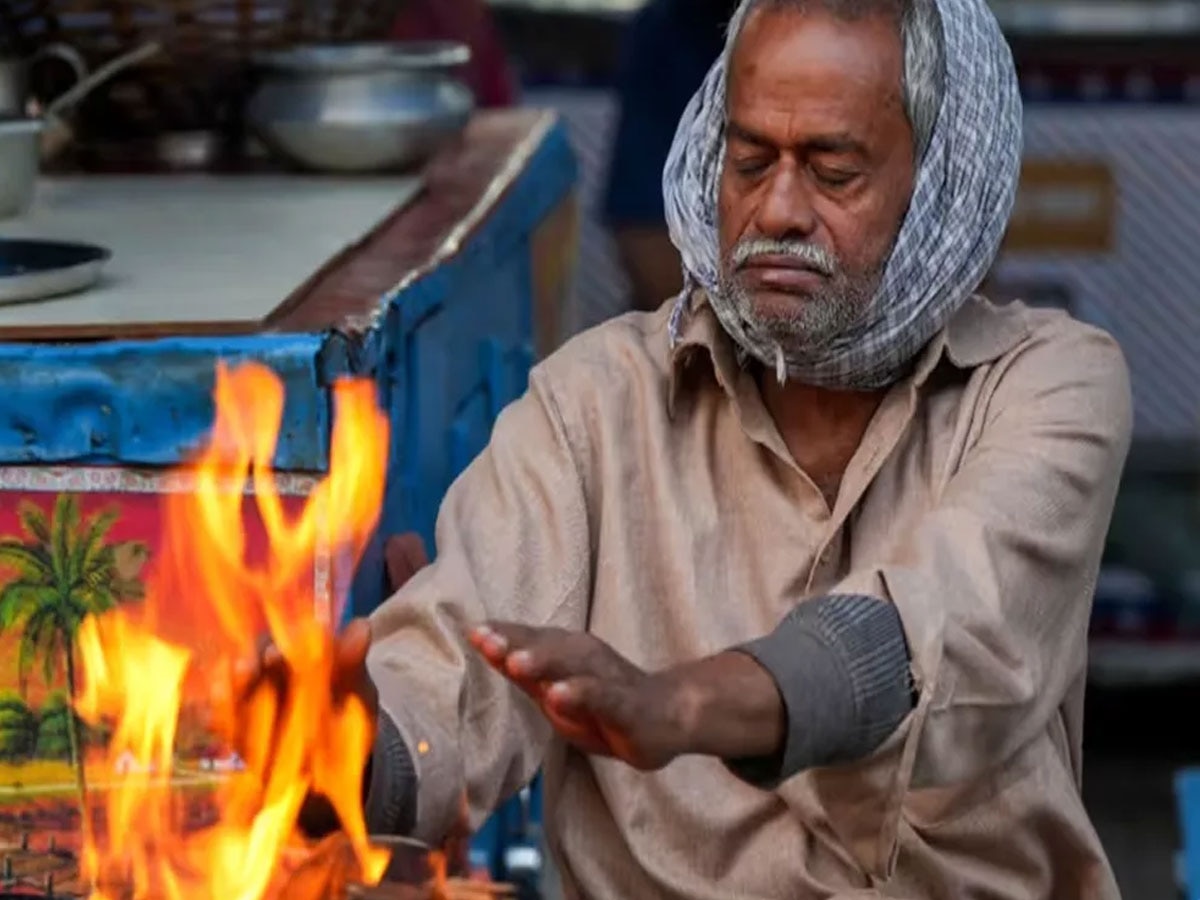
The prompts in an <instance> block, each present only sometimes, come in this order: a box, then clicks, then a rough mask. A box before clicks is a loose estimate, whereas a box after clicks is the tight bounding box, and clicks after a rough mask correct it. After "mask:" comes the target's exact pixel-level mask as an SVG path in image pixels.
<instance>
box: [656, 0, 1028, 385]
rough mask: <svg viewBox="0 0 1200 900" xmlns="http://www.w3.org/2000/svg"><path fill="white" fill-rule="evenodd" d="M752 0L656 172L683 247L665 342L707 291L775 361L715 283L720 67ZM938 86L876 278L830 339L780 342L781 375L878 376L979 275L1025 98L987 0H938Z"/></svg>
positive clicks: (997, 232) (923, 339)
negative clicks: (853, 317) (932, 119)
mask: <svg viewBox="0 0 1200 900" xmlns="http://www.w3.org/2000/svg"><path fill="white" fill-rule="evenodd" d="M754 4H755V0H742V3H741V5H740V6H739V7H738V10H737V13H736V14H735V15H734V17H733V21H732V23H731V25H730V29H729V33H730V40H729V41H728V42H727V44H726V48H725V52H724V54H723V55H722V56H721V58H720V59H718V60H717V62H716V63H715V64H714V65H713V68H712V69H711V70H710V71H709V74H708V77H707V78H706V79H705V81H704V84H703V85H702V86H701V88H700V90H699V92H697V94H696V95H695V97H693V98H692V101H691V103H689V104H688V107H687V109H686V110H685V111H684V114H683V118H682V120H681V121H680V123H679V129H678V131H677V132H676V135H675V143H674V145H673V146H672V148H671V153H670V156H669V157H668V159H667V164H666V168H665V170H664V172H663V191H664V195H665V200H666V213H667V224H668V226H669V227H670V231H671V239H672V241H673V242H674V244H675V246H676V247H677V248H678V249H679V251H680V252H681V254H682V255H683V266H684V276H685V288H684V291H683V293H682V294H681V295H680V297H679V300H678V301H677V303H676V306H675V312H674V315H673V316H672V322H671V339H672V342H674V341H675V340H676V338H677V337H678V334H679V331H680V329H681V327H682V323H683V319H684V317H685V316H686V315H687V314H688V304H687V298H688V297H689V296H690V294H691V292H692V291H693V290H694V289H696V288H701V289H703V290H704V291H706V292H707V294H708V296H709V298H710V302H711V304H712V306H713V309H714V310H715V312H716V314H717V317H718V318H719V319H720V321H721V324H722V326H723V327H724V328H725V330H726V331H727V332H728V333H729V335H730V336H731V337H732V338H733V340H734V341H735V342H736V343H737V344H738V346H739V347H740V348H741V351H742V353H743V354H746V355H749V356H751V357H754V358H755V359H757V360H759V361H760V362H761V363H763V364H764V365H766V366H768V367H769V368H771V369H776V368H783V366H780V365H779V363H780V360H779V358H778V357H779V350H778V348H777V346H776V345H775V343H774V342H766V341H761V340H756V338H754V337H752V336H751V335H749V334H747V332H746V329H745V328H744V327H743V323H742V320H741V316H740V315H739V314H738V312H737V310H736V309H735V308H734V306H733V304H732V303H731V302H729V301H728V299H727V298H723V297H722V296H721V292H720V290H719V288H718V284H719V273H720V264H721V263H720V251H719V249H718V241H717V187H718V179H719V177H720V171H721V166H722V164H723V157H724V150H725V135H724V128H725V69H726V64H727V62H728V59H729V54H730V49H731V48H732V46H733V37H735V36H736V35H737V34H738V32H739V30H740V28H741V25H742V23H743V22H744V21H745V18H746V15H747V14H748V12H749V10H750V9H751V8H752V7H753V6H754ZM937 8H938V12H939V13H940V16H941V21H942V32H943V36H944V45H945V50H944V56H945V86H944V90H943V98H942V106H941V110H940V111H939V113H938V119H937V125H936V127H935V128H934V132H933V135H932V138H931V140H930V143H929V147H928V149H927V150H926V152H925V155H924V156H923V157H922V159H921V162H920V167H919V169H918V171H917V174H916V179H915V183H914V186H913V194H912V200H911V201H910V204H909V208H908V213H907V215H906V216H905V219H904V222H903V224H902V225H901V228H900V232H899V235H898V236H897V239H896V243H895V246H894V247H893V249H892V254H891V257H890V258H889V259H888V262H887V265H886V266H885V268H884V271H883V274H882V279H881V282H880V285H879V289H878V291H877V293H876V294H875V297H874V299H873V300H872V302H871V304H870V306H869V307H868V308H867V310H866V312H865V314H864V315H863V316H862V318H861V319H860V320H859V321H858V323H857V324H856V325H854V326H853V327H851V328H850V329H849V330H847V331H846V332H845V333H843V334H841V335H839V336H838V337H837V338H836V339H834V340H832V341H830V342H829V343H827V344H826V345H825V346H822V347H819V348H815V349H813V350H811V351H808V352H804V353H802V354H796V353H792V352H787V353H785V354H784V356H783V360H782V362H783V363H784V365H785V366H786V372H787V375H788V377H790V378H792V379H795V380H798V381H801V382H804V383H807V384H812V385H818V386H825V387H838V388H856V389H862V390H869V389H876V388H881V387H886V386H887V385H889V384H892V383H894V382H895V381H897V380H898V379H899V378H901V377H902V376H903V374H904V373H905V371H906V370H907V368H908V367H909V365H910V363H911V362H912V360H913V359H914V358H915V357H916V356H917V354H918V353H920V351H921V349H922V348H923V347H924V346H925V345H926V344H927V343H928V342H929V340H930V339H931V338H932V337H933V336H934V335H935V334H937V333H938V331H940V330H941V329H942V327H943V326H945V324H946V323H947V322H948V321H949V319H950V317H951V316H952V315H953V314H954V312H955V311H956V310H957V309H958V308H959V307H960V306H961V305H962V304H963V303H964V302H965V301H966V299H967V298H968V297H969V296H970V295H971V293H972V292H973V291H974V290H975V289H976V288H977V287H978V286H979V284H980V282H981V281H982V280H983V278H984V276H985V275H986V274H987V271H988V269H989V267H990V266H991V264H992V261H993V260H994V259H995V256H996V253H997V251H998V249H999V246H1000V241H1001V239H1002V238H1003V236H1004V231H1005V228H1006V227H1007V225H1008V220H1009V216H1010V214H1011V213H1012V206H1013V199H1014V195H1015V193H1016V187H1017V179H1018V175H1019V170H1020V159H1021V97H1020V93H1019V91H1018V88H1017V78H1016V72H1015V69H1014V67H1013V61H1012V55H1011V53H1010V51H1009V48H1008V44H1007V42H1006V41H1005V39H1004V36H1003V34H1002V33H1001V31H1000V27H999V24H998V23H997V22H996V19H995V17H994V16H993V15H992V12H991V10H990V9H989V8H988V5H987V0H937Z"/></svg>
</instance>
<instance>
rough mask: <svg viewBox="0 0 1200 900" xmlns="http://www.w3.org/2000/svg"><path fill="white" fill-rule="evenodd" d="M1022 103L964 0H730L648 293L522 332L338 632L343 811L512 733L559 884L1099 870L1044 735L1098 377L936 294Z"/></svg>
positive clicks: (797, 881) (1112, 367)
mask: <svg viewBox="0 0 1200 900" xmlns="http://www.w3.org/2000/svg"><path fill="white" fill-rule="evenodd" d="M1020 130H1021V108H1020V101H1019V95H1018V91H1017V85H1016V80H1015V76H1014V72H1013V66H1012V60H1011V57H1010V54H1009V51H1008V49H1007V47H1006V44H1005V42H1004V39H1003V37H1002V35H1001V33H1000V31H999V29H998V27H997V24H996V22H995V20H994V18H993V17H992V15H991V13H990V12H989V11H988V8H987V5H986V3H985V0H800V2H797V0H791V2H788V0H746V2H744V3H743V5H742V6H741V7H740V8H739V10H738V12H737V14H736V16H735V17H734V20H733V22H732V24H731V27H730V33H729V39H728V46H727V48H726V50H725V52H724V55H723V57H722V58H721V59H720V60H719V61H718V62H717V63H716V65H715V67H714V68H713V70H712V72H711V73H710V75H709V77H708V79H707V80H706V82H705V83H704V85H703V87H702V88H701V90H700V92H699V93H698V94H697V96H696V97H695V98H694V100H693V101H692V103H691V104H690V106H689V107H688V109H687V111H686V113H685V114H684V117H683V121H682V123H681V125H680V127H679V131H678V135H677V137H676V140H675V146H674V149H673V151H672V154H671V157H670V160H669V162H668V165H667V169H666V173H665V178H664V182H665V188H666V200H667V211H668V221H669V223H670V226H671V232H672V236H673V240H674V241H675V243H676V245H677V246H678V247H679V249H680V251H681V255H682V258H683V260H684V265H685V270H686V288H685V291H684V293H683V294H682V296H680V297H679V299H678V300H677V301H675V302H673V303H669V304H667V306H665V307H664V309H663V310H662V311H661V312H659V313H654V314H631V315H630V316H628V317H625V318H622V319H619V320H617V321H614V322H611V323H609V324H606V325H604V326H602V327H600V328H598V329H596V330H594V331H592V332H590V333H587V334H584V335H582V336H581V337H579V338H577V339H575V340H574V341H572V342H571V343H570V344H569V345H568V346H567V347H566V348H564V349H563V350H562V351H560V352H559V353H557V354H556V355H554V356H553V357H552V358H551V359H549V360H547V361H546V362H545V363H544V364H542V365H541V366H540V367H539V368H538V369H537V370H536V371H535V373H534V374H533V376H532V379H531V384H530V388H529V391H528V394H527V395H526V396H525V397H524V398H523V399H521V400H520V401H518V402H517V403H515V404H513V405H512V406H511V407H510V408H509V409H507V410H506V411H505V412H504V414H503V415H502V416H501V418H500V420H499V421H498V423H497V424H496V428H495V432H494V434H493V437H492V441H491V444H490V446H489V447H488V449H487V450H486V451H485V452H484V453H483V454H482V455H481V456H480V457H479V459H477V460H476V461H475V462H474V464H473V465H472V466H471V467H470V468H469V469H468V470H467V471H466V472H465V474H463V476H462V477H461V478H460V479H459V480H458V481H457V482H456V483H455V484H454V486H453V487H452V488H451V490H450V492H449V494H448V496H447V498H446V501H445V503H444V505H443V507H442V513H441V518H440V522H439V525H438V557H437V560H436V562H435V563H434V564H433V565H431V566H429V567H428V568H426V569H424V570H423V571H421V572H420V573H419V574H418V575H417V576H416V577H415V578H413V579H412V580H411V581H410V582H409V583H408V584H407V585H406V586H405V588H404V589H403V590H402V591H401V592H400V593H399V594H398V595H397V596H396V597H394V598H392V599H391V600H390V601H389V602H388V603H386V604H385V605H384V606H383V607H381V608H380V609H379V610H378V612H377V613H376V614H375V615H374V616H373V617H372V619H371V620H370V622H369V628H368V627H367V626H365V625H364V624H363V623H355V624H354V625H353V626H351V628H350V629H349V630H348V631H347V632H346V634H345V635H344V636H343V638H342V640H343V652H344V656H345V659H346V665H347V672H346V674H347V677H348V678H350V679H351V681H352V683H356V684H357V689H358V690H359V691H361V693H362V695H363V696H364V697H365V698H367V699H369V700H370V701H371V702H375V698H376V696H377V697H378V705H379V706H378V708H379V710H380V711H379V734H378V738H377V742H376V748H375V752H374V754H373V757H372V765H371V772H370V784H369V785H368V789H367V800H366V803H367V812H368V818H369V821H370V824H371V825H372V827H373V828H374V829H376V830H391V831H397V832H404V833H412V834H415V835H417V836H419V837H421V838H425V839H427V840H438V839H440V838H441V836H442V835H443V834H444V833H445V832H446V831H447V830H448V829H449V828H450V827H451V825H452V823H453V822H454V820H455V818H456V816H457V814H458V811H459V804H460V798H461V797H462V796H463V794H464V793H465V794H466V796H467V798H468V800H469V806H470V810H471V814H472V817H473V818H474V820H475V821H478V820H479V819H481V818H482V817H483V816H484V815H485V814H486V813H487V812H488V811H489V810H491V809H492V808H493V807H495V806H496V805H497V804H498V803H499V802H500V801H501V800H502V799H503V798H504V797H506V796H507V795H509V794H511V793H512V792H513V791H514V790H516V789H517V788H518V787H519V786H520V785H522V784H523V783H524V782H526V781H527V780H528V779H529V778H530V777H531V776H532V775H533V774H534V772H535V771H536V770H537V769H538V767H539V766H543V767H544V771H545V779H546V782H545V783H546V792H547V800H546V802H547V810H546V816H547V830H548V834H549V838H550V842H551V846H552V849H553V852H554V854H555V856H556V858H557V861H558V863H559V866H560V869H561V871H562V875H563V879H564V881H565V887H566V891H567V894H568V896H570V897H575V898H581V897H586V898H591V900H630V898H638V900H653V898H712V900H723V898H730V900H732V898H746V897H752V898H780V900H783V898H789V900H791V898H807V897H838V898H845V900H848V898H857V897H863V898H865V897H883V896H887V897H903V898H946V900H950V898H964V897H990V898H1013V900H1017V898H1020V900H1029V898H1038V897H1042V898H1050V897H1054V898H1071V897H1076V898H1084V897H1086V898H1110V897H1115V896H1116V895H1117V890H1116V887H1115V885H1114V881H1113V877H1112V874H1111V871H1110V868H1109V865H1108V863H1107V861H1106V860H1105V857H1104V854H1103V851H1102V849H1101V846H1100V843H1099V841H1098V839H1097V836H1096V833H1095V831H1094V830H1093V828H1092V826H1091V824H1090V823H1089V820H1088V816H1087V814H1086V812H1085V811H1084V807H1083V804H1082V802H1081V799H1080V792H1079V783H1080V771H1081V760H1080V745H1081V737H1080V735H1081V727H1082V722H1081V713H1082V701H1083V691H1084V680H1085V662H1086V659H1085V658H1086V633H1087V624H1088V616H1089V608H1090V595H1091V590H1092V585H1093V581H1094V579H1095V576H1096V571H1097V567H1098V564H1099V559H1100V554H1101V547H1102V543H1103V538H1104V534H1105V530H1106V528H1107V525H1108V521H1109V516H1110V513H1111V507H1112V504H1113V499H1114V493H1115V491H1116V487H1117V481H1118V477H1119V473H1120V469H1121V465H1122V462H1123V458H1124V455H1125V453H1126V449H1127V444H1128V440H1129V430H1130V396H1129V386H1128V378H1127V373H1126V369H1125V366H1124V363H1123V361H1122V357H1121V354H1120V352H1119V350H1118V349H1117V347H1116V345H1115V344H1114V343H1113V341H1112V340H1111V339H1110V338H1108V337H1107V336H1106V335H1104V334H1103V333H1101V332H1099V331H1097V330H1095V329H1093V328H1090V327H1087V326H1084V325H1082V324H1079V323H1076V322H1074V321H1072V320H1071V319H1069V318H1068V317H1066V316H1064V315H1062V314H1060V313H1054V312H1046V311H1035V310H1032V309H1029V308H1026V307H1024V306H1021V305H1014V306H1010V307H997V306H993V305H991V304H989V303H988V302H987V301H985V300H983V299H981V298H978V297H975V296H973V295H972V291H973V290H974V289H975V288H976V286H977V285H978V284H979V282H980V280H981V278H982V277H983V275H984V273H985V272H986V270H987V269H988V266H989V264H990V263H991V261H992V259H993V257H994V254H995V253H996V251H997V248H998V246H999V243H1000V240H1001V236H1002V234H1003V231H1004V228H1005V223H1006V221H1007V219H1008V216H1009V212H1010V209H1011V206H1012V202H1013V196H1014V193H1015V188H1016V181H1017V176H1018V166H1019V157H1020V149H1021V148H1020V144H1021V138H1020ZM468 632H469V633H470V641H469V643H468V641H467V639H466V638H465V635H467V634H468ZM368 641H369V644H370V650H369V653H368V652H367V644H368ZM471 645H473V646H471ZM364 657H366V665H365V666H363V665H362V663H363V659H364ZM367 671H369V673H370V676H369V677H367V675H366V672H367Z"/></svg>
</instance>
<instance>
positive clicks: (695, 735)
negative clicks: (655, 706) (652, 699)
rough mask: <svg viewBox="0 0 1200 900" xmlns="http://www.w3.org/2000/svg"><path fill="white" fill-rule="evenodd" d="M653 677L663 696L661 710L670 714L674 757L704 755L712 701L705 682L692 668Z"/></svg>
mask: <svg viewBox="0 0 1200 900" xmlns="http://www.w3.org/2000/svg"><path fill="white" fill-rule="evenodd" d="M652 677H653V678H654V680H655V681H656V682H657V684H658V688H659V692H660V695H661V696H662V701H661V702H662V708H663V709H665V710H667V711H668V712H667V715H668V719H669V720H668V728H669V730H670V733H671V734H672V736H673V741H672V748H671V749H672V751H673V755H674V756H688V755H692V754H702V753H704V752H705V750H704V746H705V743H706V741H705V734H704V726H705V723H706V721H707V719H708V715H707V714H706V709H707V707H708V706H709V700H708V691H707V690H706V686H705V684H704V683H703V679H702V678H697V677H696V672H695V671H694V670H693V667H691V666H674V667H672V668H670V669H666V670H664V671H662V672H659V673H657V674H655V675H653V676H652Z"/></svg>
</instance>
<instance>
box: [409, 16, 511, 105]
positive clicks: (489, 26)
mask: <svg viewBox="0 0 1200 900" xmlns="http://www.w3.org/2000/svg"><path fill="white" fill-rule="evenodd" d="M391 37H392V39H393V40H396V41H458V42H459V43H463V44H466V45H467V46H468V47H470V48H471V62H470V63H468V65H467V67H466V71H465V73H464V76H463V77H464V80H465V81H466V83H467V85H468V86H469V87H470V88H471V90H472V91H474V93H475V102H476V103H477V104H478V105H479V107H480V108H482V109H491V108H495V107H504V106H512V105H513V104H514V103H515V102H516V99H517V88H516V79H515V78H514V77H513V74H512V70H511V68H510V66H509V63H508V58H507V56H506V55H505V53H504V46H503V45H502V43H501V41H500V36H499V34H498V33H497V31H496V26H495V22H494V21H493V19H492V14H491V10H489V9H488V6H487V3H486V2H484V0H407V2H405V3H404V5H403V7H402V8H401V11H400V14H399V16H397V18H396V22H395V24H394V25H393V26H392V34H391Z"/></svg>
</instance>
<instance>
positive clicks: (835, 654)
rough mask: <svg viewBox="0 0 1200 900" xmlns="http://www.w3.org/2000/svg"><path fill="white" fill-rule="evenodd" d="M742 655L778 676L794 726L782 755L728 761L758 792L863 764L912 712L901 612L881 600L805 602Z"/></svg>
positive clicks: (789, 721)
mask: <svg viewBox="0 0 1200 900" xmlns="http://www.w3.org/2000/svg"><path fill="white" fill-rule="evenodd" d="M736 649H737V650H738V651H739V652H742V653H745V654H746V655H748V656H750V657H752V658H753V659H754V660H755V661H757V662H758V664H759V665H761V666H762V667H763V668H764V669H765V670H766V671H767V673H768V674H770V676H771V678H772V679H773V680H774V682H775V687H776V689H777V690H778V691H779V696H780V698H781V700H782V701H783V708H784V714H785V717H786V719H787V727H786V731H785V733H784V742H783V746H782V748H780V752H778V753H776V754H775V755H773V756H770V757H763V758H751V759H740V760H730V761H729V762H728V766H729V769H730V770H731V771H732V772H733V773H734V774H735V775H737V776H738V777H739V778H741V779H743V780H744V781H747V782H749V783H750V784H753V785H755V786H756V787H761V788H772V787H774V786H775V785H777V784H778V783H779V782H782V781H785V780H787V779H788V778H791V777H792V776H794V775H798V774H799V773H801V772H803V771H806V770H808V769H811V768H814V767H816V766H833V765H842V764H845V763H852V762H856V761H857V760H859V759H862V758H863V757H865V756H867V755H869V754H870V753H871V752H873V751H874V750H875V749H876V748H878V747H879V745H880V744H882V743H883V741H884V740H885V739H886V738H887V736H888V735H889V734H890V733H891V732H893V731H895V729H896V728H897V727H898V726H899V725H900V723H901V722H902V721H904V717H905V716H907V715H908V713H909V712H911V711H912V708H913V692H912V684H911V681H910V679H909V657H908V648H907V646H906V645H905V642H904V628H903V626H902V625H901V623H900V616H899V614H898V613H897V612H896V607H895V606H893V605H892V604H891V603H888V602H887V601H886V600H880V599H879V598H878V597H861V596H846V595H832V596H825V597H819V598H816V599H813V600H809V601H806V602H804V603H800V604H798V605H797V606H796V608H795V609H793V610H792V611H791V612H790V613H789V614H788V615H787V616H786V617H785V618H784V620H783V621H782V622H781V623H780V624H779V625H778V627H776V628H775V630H774V631H772V632H771V633H770V634H768V635H766V636H765V637H761V638H759V639H758V640H756V641H751V642H750V643H748V644H745V645H743V646H741V647H738V648H736Z"/></svg>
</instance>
